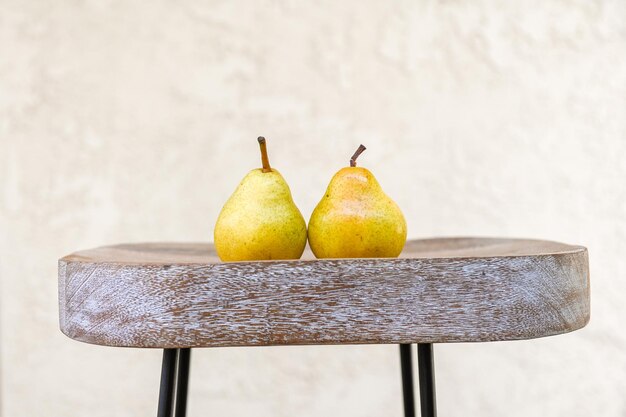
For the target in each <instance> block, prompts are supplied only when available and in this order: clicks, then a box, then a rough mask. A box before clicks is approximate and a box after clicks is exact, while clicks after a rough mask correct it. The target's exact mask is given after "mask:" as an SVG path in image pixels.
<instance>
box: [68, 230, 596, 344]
mask: <svg viewBox="0 0 626 417" xmlns="http://www.w3.org/2000/svg"><path fill="white" fill-rule="evenodd" d="M305 256H306V257H307V258H310V257H311V254H310V253H309V252H307V253H306V254H305ZM59 310H60V327H61V331H63V333H65V334H66V335H67V336H69V337H70V338H72V339H76V340H80V341H83V342H88V343H94V344H98V345H107V346H129V347H154V348H172V347H211V346H267V345H290V344H362V343H417V342H423V343H427V342H433V343H440V342H484V341H495V340H516V339H529V338H536V337H543V336H550V335H556V334H560V333H566V332H569V331H572V330H576V329H579V328H581V327H583V326H585V324H587V322H588V321H589V268H588V258H587V250H586V249H585V248H583V247H581V246H570V245H565V244H561V243H556V242H547V241H537V240H521V239H518V240H516V239H490V238H444V239H426V240H414V241H409V242H407V245H406V247H405V249H404V251H403V253H402V255H401V256H400V258H397V259H328V260H313V259H309V260H307V259H304V260H298V261H259V262H233V263H221V262H220V261H219V260H218V258H217V257H216V255H215V252H214V250H213V247H212V245H210V244H202V243H153V244H129V245H117V246H109V247H103V248H98V249H92V250H87V251H81V252H76V253H74V254H71V255H68V256H66V257H64V258H62V259H61V260H59Z"/></svg>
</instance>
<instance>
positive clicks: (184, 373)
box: [174, 348, 191, 417]
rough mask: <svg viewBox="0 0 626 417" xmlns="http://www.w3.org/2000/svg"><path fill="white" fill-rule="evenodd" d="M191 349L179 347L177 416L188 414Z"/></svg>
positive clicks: (181, 416) (182, 416) (183, 416)
mask: <svg viewBox="0 0 626 417" xmlns="http://www.w3.org/2000/svg"><path fill="white" fill-rule="evenodd" d="M190 357H191V349H189V348H184V349H178V376H177V377H176V408H175V412H174V415H175V416H176V417H185V415H186V414H187V388H188V387H189V362H190Z"/></svg>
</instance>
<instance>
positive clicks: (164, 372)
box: [157, 349, 178, 417]
mask: <svg viewBox="0 0 626 417" xmlns="http://www.w3.org/2000/svg"><path fill="white" fill-rule="evenodd" d="M177 350H178V349H163V364H162V366H161V387H160V389H159V409H158V411H157V417H172V404H173V400H174V385H175V383H176V353H177V352H176V351H177Z"/></svg>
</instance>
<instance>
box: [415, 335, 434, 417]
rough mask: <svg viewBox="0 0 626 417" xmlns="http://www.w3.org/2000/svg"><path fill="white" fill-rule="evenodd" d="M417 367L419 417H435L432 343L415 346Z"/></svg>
mask: <svg viewBox="0 0 626 417" xmlns="http://www.w3.org/2000/svg"><path fill="white" fill-rule="evenodd" d="M417 366H418V369H419V381H420V408H421V415H422V417H437V404H436V402H435V371H434V365H433V345H432V343H418V344H417Z"/></svg>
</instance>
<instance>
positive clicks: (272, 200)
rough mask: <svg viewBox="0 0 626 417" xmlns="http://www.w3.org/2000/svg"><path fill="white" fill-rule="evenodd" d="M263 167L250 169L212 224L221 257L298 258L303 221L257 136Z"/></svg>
mask: <svg viewBox="0 0 626 417" xmlns="http://www.w3.org/2000/svg"><path fill="white" fill-rule="evenodd" d="M258 140H259V146H260V147H261V160H262V163H263V168H259V169H253V170H252V171H250V172H249V173H248V175H246V176H245V177H244V179H243V180H242V181H241V183H240V184H239V186H238V187H237V189H236V190H235V192H234V193H233V195H232V196H230V198H229V199H228V201H227V202H226V204H225V205H224V207H223V208H222V211H221V212H220V215H219V217H218V218H217V222H216V224H215V231H214V236H213V237H214V242H215V249H216V251H217V255H218V256H219V257H220V259H221V260H222V261H252V260H267V259H298V258H300V256H302V252H303V251H304V246H305V245H306V223H305V221H304V218H303V217H302V214H301V213H300V210H298V207H296V205H295V204H294V202H293V198H292V197H291V191H290V190H289V186H288V185H287V182H286V181H285V179H284V178H283V177H282V175H280V173H279V172H278V171H277V170H276V169H274V168H271V167H270V163H269V159H268V157H267V147H266V143H265V138H263V137H259V139H258Z"/></svg>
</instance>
